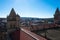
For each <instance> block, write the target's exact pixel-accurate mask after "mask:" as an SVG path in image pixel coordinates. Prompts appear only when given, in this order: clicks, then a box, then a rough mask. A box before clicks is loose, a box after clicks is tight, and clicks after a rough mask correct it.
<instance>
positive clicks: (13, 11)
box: [10, 8, 16, 16]
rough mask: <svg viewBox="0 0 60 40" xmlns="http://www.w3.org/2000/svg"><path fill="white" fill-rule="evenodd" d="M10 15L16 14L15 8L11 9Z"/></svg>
mask: <svg viewBox="0 0 60 40" xmlns="http://www.w3.org/2000/svg"><path fill="white" fill-rule="evenodd" d="M10 16H16V12H15V10H14V8H12V9H11V12H10Z"/></svg>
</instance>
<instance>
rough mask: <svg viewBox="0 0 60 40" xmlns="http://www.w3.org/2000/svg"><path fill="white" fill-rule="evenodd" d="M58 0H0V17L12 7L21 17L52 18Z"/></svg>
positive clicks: (5, 14)
mask: <svg viewBox="0 0 60 40" xmlns="http://www.w3.org/2000/svg"><path fill="white" fill-rule="evenodd" d="M57 7H58V8H59V9H60V0H0V17H5V18H6V17H7V15H9V13H10V11H11V9H12V8H14V9H15V11H16V14H19V15H20V16H21V17H34V18H35V17H36V18H52V17H53V15H54V13H55V10H56V8H57Z"/></svg>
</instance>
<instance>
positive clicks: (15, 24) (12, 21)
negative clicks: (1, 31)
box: [7, 8, 20, 30]
mask: <svg viewBox="0 0 60 40" xmlns="http://www.w3.org/2000/svg"><path fill="white" fill-rule="evenodd" d="M19 25H20V16H19V15H18V14H16V12H15V11H14V9H13V8H12V10H11V12H10V14H9V16H7V29H8V30H13V29H15V28H19V27H20V26H19Z"/></svg>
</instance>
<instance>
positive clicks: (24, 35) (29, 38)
mask: <svg viewBox="0 0 60 40" xmlns="http://www.w3.org/2000/svg"><path fill="white" fill-rule="evenodd" d="M20 40H47V39H45V38H43V37H41V36H39V35H37V34H35V33H33V32H31V31H29V30H27V29H25V28H21V30H20Z"/></svg>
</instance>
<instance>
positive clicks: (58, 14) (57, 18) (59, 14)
mask: <svg viewBox="0 0 60 40" xmlns="http://www.w3.org/2000/svg"><path fill="white" fill-rule="evenodd" d="M54 23H55V24H57V25H60V11H59V9H58V8H57V9H56V11H55V14H54Z"/></svg>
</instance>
